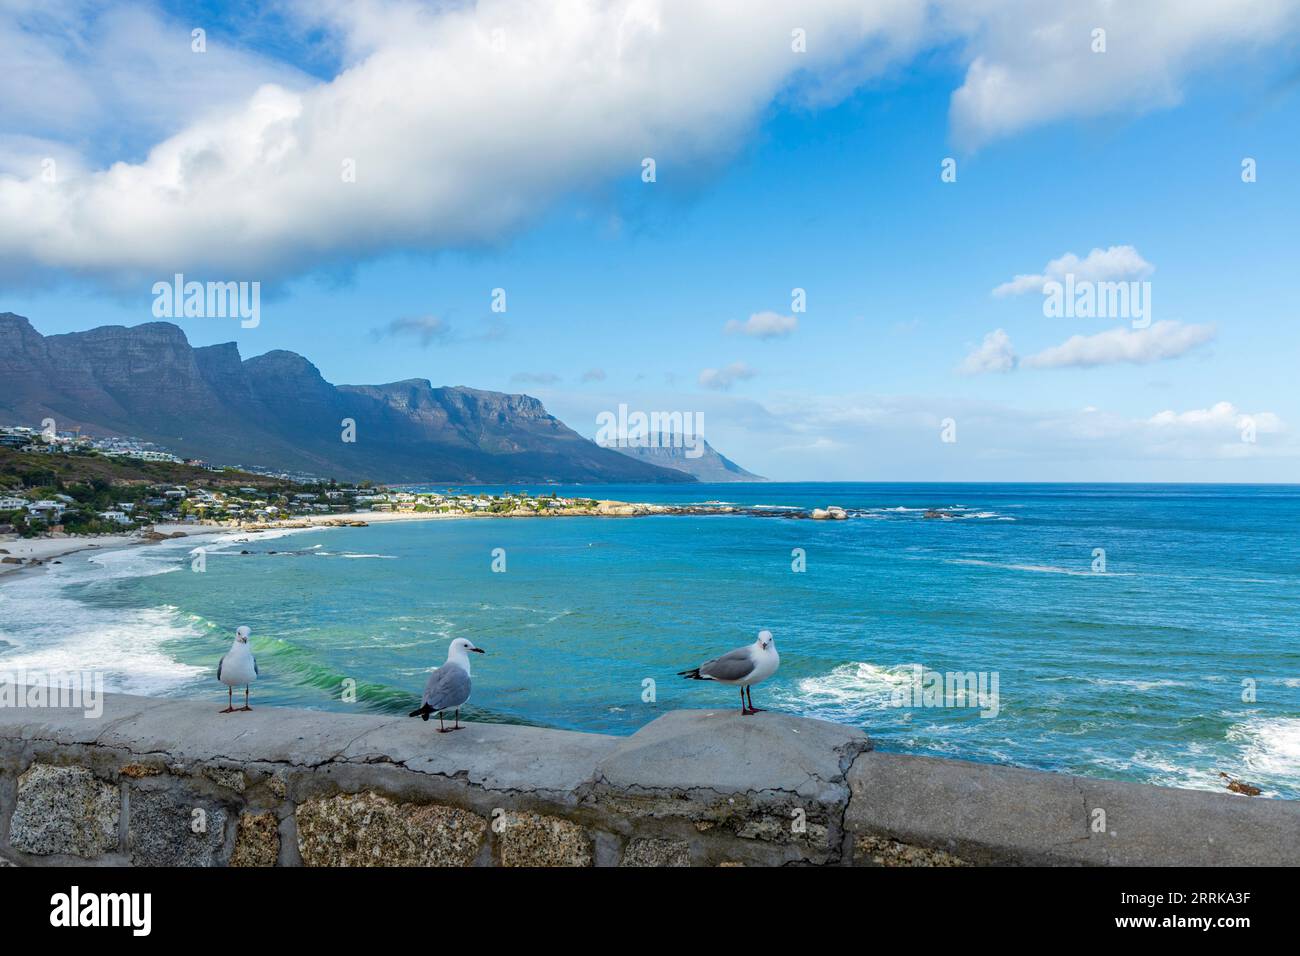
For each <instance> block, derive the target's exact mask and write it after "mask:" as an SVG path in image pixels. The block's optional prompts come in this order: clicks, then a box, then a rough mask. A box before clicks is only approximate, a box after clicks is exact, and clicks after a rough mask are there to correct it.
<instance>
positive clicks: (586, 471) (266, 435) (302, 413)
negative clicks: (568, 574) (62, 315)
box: [0, 312, 695, 484]
mask: <svg viewBox="0 0 1300 956" xmlns="http://www.w3.org/2000/svg"><path fill="white" fill-rule="evenodd" d="M0 413H4V414H6V415H8V416H10V417H12V418H14V419H15V421H16V422H39V421H41V419H43V418H47V417H49V418H53V419H55V422H56V425H57V427H58V428H59V429H60V430H62V429H67V428H72V427H80V428H82V429H83V430H85V431H87V432H90V433H97V434H103V435H130V436H133V437H136V438H141V439H144V440H146V441H150V442H154V443H156V444H158V445H162V446H164V447H167V448H169V449H171V450H172V451H174V452H175V453H176V454H178V455H182V456H184V457H187V458H203V459H207V460H210V461H214V462H220V463H223V464H246V465H257V466H262V467H267V468H274V469H278V470H284V471H302V472H308V473H312V474H316V475H320V476H322V477H336V478H342V479H350V480H357V479H362V478H370V479H373V480H376V481H385V482H420V481H448V482H458V483H466V484H470V483H484V484H498V483H510V482H564V483H587V482H593V483H595V482H668V483H677V482H689V481H694V480H695V479H693V478H692V477H690V476H689V475H686V474H684V473H682V472H679V471H676V470H674V469H671V468H664V467H660V466H657V465H654V464H651V463H647V462H639V461H636V460H635V459H631V458H628V457H627V456H624V455H620V454H619V453H618V452H617V451H613V450H611V449H607V448H601V447H600V446H599V445H597V444H595V443H594V442H592V441H590V440H589V439H586V438H583V437H582V436H581V435H579V434H578V433H577V432H575V431H573V430H572V429H571V428H569V427H568V426H567V425H565V424H564V423H563V422H561V421H560V420H559V419H557V418H555V417H554V416H552V415H550V414H549V413H548V412H547V411H546V409H545V406H544V405H543V404H542V403H541V402H540V401H538V400H537V399H536V398H533V397H532V396H529V395H511V394H507V393H504V392H491V391H486V390H481V389H473V388H467V387H464V386H434V385H433V384H432V382H431V380H429V379H406V380H403V381H400V382H389V383H384V384H380V385H333V384H331V383H330V382H328V381H326V380H325V378H324V376H323V375H321V373H320V370H319V369H318V368H317V367H316V366H315V365H314V364H313V363H312V362H311V361H310V360H309V359H308V358H306V357H305V356H303V355H300V354H298V353H297V352H290V351H287V350H284V349H273V350H271V351H270V352H266V353H263V354H261V355H255V356H251V357H249V358H247V359H245V358H242V356H241V355H240V353H239V348H238V345H237V344H236V343H234V342H224V343H220V344H217V345H206V346H199V347H197V348H195V347H194V346H191V345H190V343H189V340H188V339H187V337H186V336H185V332H184V330H183V329H181V328H180V327H179V326H177V325H174V324H172V323H170V322H147V323H143V324H141V325H136V326H121V325H107V326H99V327H96V328H93V329H88V330H86V331H82V332H66V333H60V334H57V335H49V336H45V335H42V334H41V333H40V332H38V331H37V330H36V329H35V328H34V327H33V326H32V324H31V322H30V321H29V320H28V319H27V318H25V317H23V316H20V315H17V314H15V313H13V312H5V313H0ZM344 419H350V420H351V421H352V422H354V423H355V424H354V432H355V441H353V442H347V441H344V425H343V421H344Z"/></svg>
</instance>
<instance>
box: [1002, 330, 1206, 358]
mask: <svg viewBox="0 0 1300 956" xmlns="http://www.w3.org/2000/svg"><path fill="white" fill-rule="evenodd" d="M1214 335H1215V328H1214V326H1213V325H1183V324H1182V323H1181V322H1169V321H1165V322H1157V323H1156V324H1155V325H1153V326H1151V327H1150V328H1146V329H1127V328H1123V327H1120V328H1114V329H1108V330H1107V331H1105V332H1099V333H1097V334H1096V335H1072V336H1070V338H1068V339H1066V340H1065V341H1064V342H1062V343H1061V344H1060V345H1055V346H1053V347H1052V348H1050V349H1044V350H1043V351H1041V352H1039V353H1038V354H1036V355H1030V356H1028V357H1027V358H1025V359H1024V361H1023V362H1022V363H1021V364H1022V365H1024V366H1025V367H1026V368H1091V367H1093V366H1097V365H1116V364H1118V363H1120V362H1128V363H1131V364H1134V365H1148V364H1150V363H1152V362H1160V361H1163V360H1164V359H1173V358H1178V357H1180V356H1182V355H1186V354H1187V353H1188V352H1190V351H1191V350H1192V349H1194V348H1196V347H1197V346H1198V345H1202V344H1204V343H1206V342H1209V341H1210V340H1211V339H1213V338H1214Z"/></svg>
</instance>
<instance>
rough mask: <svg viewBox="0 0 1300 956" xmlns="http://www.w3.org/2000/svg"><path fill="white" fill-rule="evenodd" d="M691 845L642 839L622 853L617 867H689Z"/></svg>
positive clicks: (672, 841) (681, 841)
mask: <svg viewBox="0 0 1300 956" xmlns="http://www.w3.org/2000/svg"><path fill="white" fill-rule="evenodd" d="M690 865H691V845H690V844H689V843H687V842H686V841H685V840H654V839H650V838H648V837H642V838H640V839H636V840H633V841H631V842H630V843H629V844H628V845H627V849H626V850H624V851H623V860H622V862H621V863H619V866H690Z"/></svg>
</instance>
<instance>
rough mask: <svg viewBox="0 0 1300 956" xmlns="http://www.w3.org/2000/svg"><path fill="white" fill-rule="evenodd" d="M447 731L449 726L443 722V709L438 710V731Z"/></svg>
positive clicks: (443, 732) (442, 732)
mask: <svg viewBox="0 0 1300 956" xmlns="http://www.w3.org/2000/svg"><path fill="white" fill-rule="evenodd" d="M446 732H447V728H446V727H444V726H443V723H442V711H438V733H440V734H445V733H446Z"/></svg>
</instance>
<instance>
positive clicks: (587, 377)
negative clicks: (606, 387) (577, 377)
mask: <svg viewBox="0 0 1300 956" xmlns="http://www.w3.org/2000/svg"><path fill="white" fill-rule="evenodd" d="M582 381H584V382H603V381H605V370H604V369H603V368H589V369H587V371H585V372H583V373H582Z"/></svg>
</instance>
